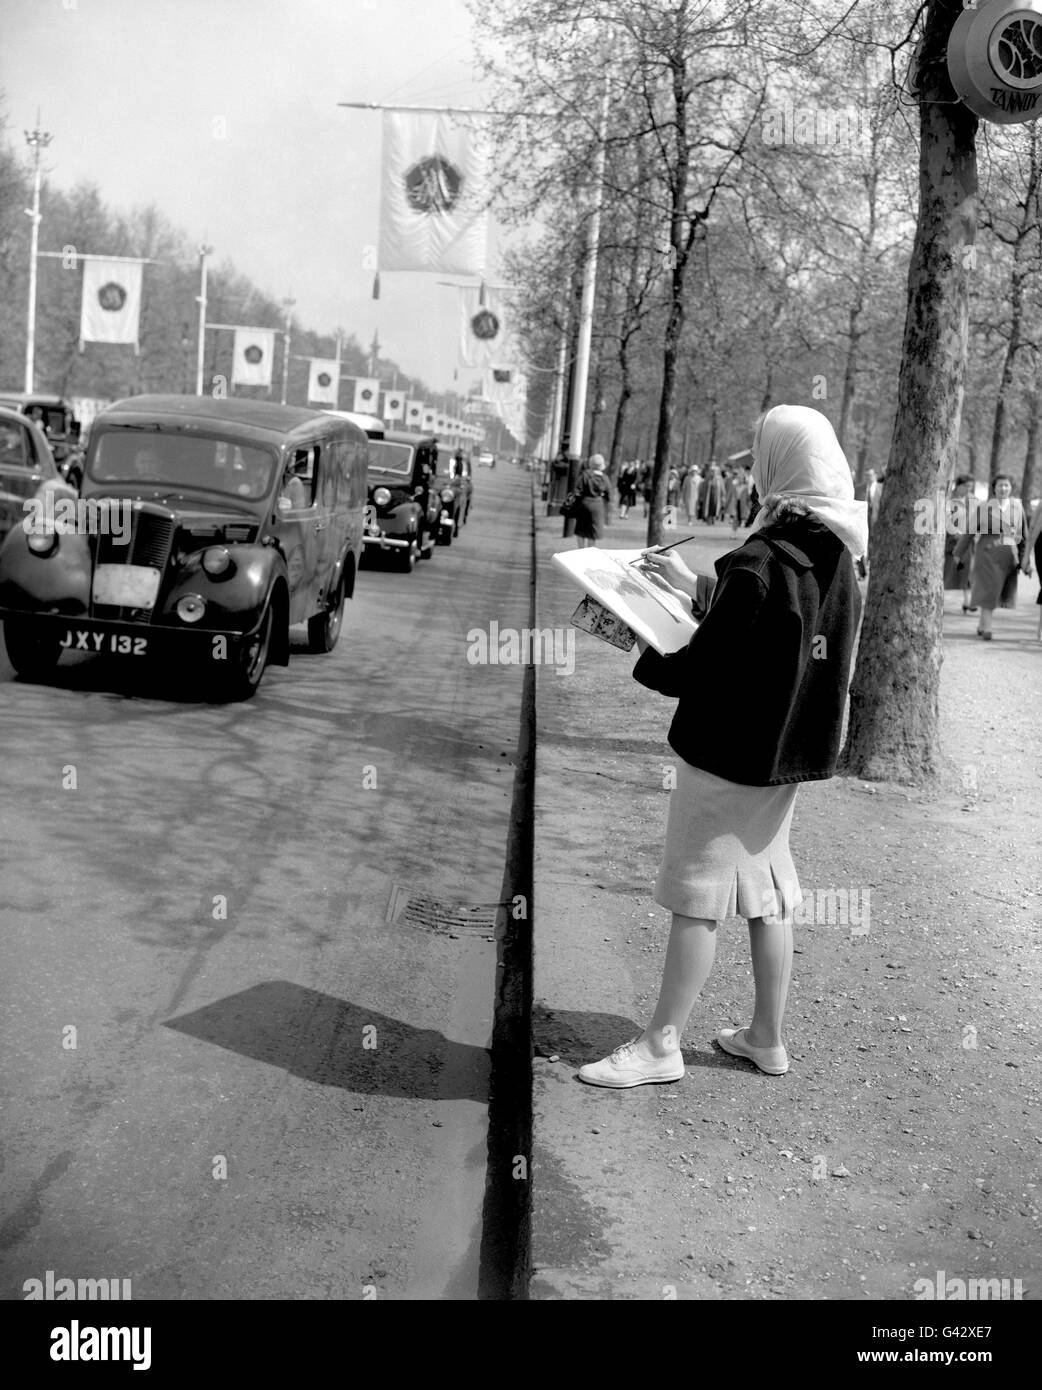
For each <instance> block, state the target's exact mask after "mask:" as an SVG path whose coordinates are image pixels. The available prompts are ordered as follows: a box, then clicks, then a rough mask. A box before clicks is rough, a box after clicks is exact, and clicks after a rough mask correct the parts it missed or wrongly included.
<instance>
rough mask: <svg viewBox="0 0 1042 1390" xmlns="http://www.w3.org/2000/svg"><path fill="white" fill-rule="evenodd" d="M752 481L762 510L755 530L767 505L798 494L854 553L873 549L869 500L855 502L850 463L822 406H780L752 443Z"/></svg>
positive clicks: (771, 412) (770, 413) (767, 417)
mask: <svg viewBox="0 0 1042 1390" xmlns="http://www.w3.org/2000/svg"><path fill="white" fill-rule="evenodd" d="M753 455H754V462H753V483H754V484H755V486H756V492H757V495H758V496H759V498H760V503H761V510H760V512H759V513H758V514H757V518H756V521H755V522H754V524H753V530H754V531H757V530H759V528H760V527H761V526H763V525H765V524H766V523H767V520H768V518H767V506H766V504H767V503H768V502H770V501H771V500H772V499H775V498H779V497H798V498H799V499H800V501H801V502H803V503H804V504H805V505H806V506H807V508H808V510H809V511H810V512H811V513H812V514H813V515H814V516H816V517H817V518H818V519H819V520H820V521H822V522H824V523H825V525H826V526H827V527H828V528H829V530H830V531H833V532H835V534H836V535H837V536H838V537H839V538H840V540H841V541H842V542H843V544H844V545H845V546H846V547H847V549H848V550H849V551H850V553H851V554H852V555H854V556H855V557H857V556H860V555H864V554H865V552H866V551H867V550H868V504H867V503H865V502H855V501H854V481H853V479H852V478H851V476H850V465H849V464H848V463H847V458H846V455H845V454H844V452H843V450H842V449H841V448H840V446H839V440H838V439H837V438H836V434H835V431H834V430H833V428H832V426H831V424H830V423H829V421H828V420H827V419H826V417H825V416H824V415H822V413H821V411H820V410H812V409H811V408H810V407H809V406H805V405H776V406H775V407H774V409H773V410H769V411H768V412H767V414H766V415H765V416H764V418H763V420H762V421H761V423H760V428H759V429H758V430H757V432H756V438H755V440H754V441H753Z"/></svg>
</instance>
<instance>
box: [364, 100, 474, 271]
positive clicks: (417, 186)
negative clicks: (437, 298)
mask: <svg viewBox="0 0 1042 1390" xmlns="http://www.w3.org/2000/svg"><path fill="white" fill-rule="evenodd" d="M489 197H490V190H489V186H488V154H487V150H486V148H485V142H484V138H483V137H482V135H481V134H480V132H479V131H478V130H477V129H476V128H475V127H474V125H473V124H472V123H467V122H466V121H464V120H461V119H460V117H459V116H458V115H457V116H455V117H453V116H451V115H448V114H446V113H431V112H425V111H385V112H384V119H383V173H382V179H381V190H380V248H379V253H378V260H379V265H380V269H381V270H382V271H383V270H437V271H442V272H444V273H447V274H451V275H483V274H484V272H485V248H486V242H487V240H488V202H489Z"/></svg>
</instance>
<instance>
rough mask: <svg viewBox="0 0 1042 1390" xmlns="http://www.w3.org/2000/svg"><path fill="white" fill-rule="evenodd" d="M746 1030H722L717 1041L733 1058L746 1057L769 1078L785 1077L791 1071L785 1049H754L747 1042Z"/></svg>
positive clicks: (717, 1036)
mask: <svg viewBox="0 0 1042 1390" xmlns="http://www.w3.org/2000/svg"><path fill="white" fill-rule="evenodd" d="M747 1032H748V1029H746V1028H721V1029H720V1031H719V1033H717V1035H716V1040H717V1042H718V1043H719V1044H720V1046H721V1047H722V1048H723V1050H724V1051H725V1052H729V1053H730V1054H731V1056H732V1057H744V1058H746V1060H747V1061H750V1062H752V1063H753V1065H754V1066H757V1067H759V1069H760V1070H761V1071H763V1072H766V1073H767V1075H768V1076H784V1075H785V1073H786V1072H787V1071H788V1070H789V1054H788V1053H787V1052H786V1051H785V1048H784V1047H753V1045H752V1043H750V1042H746V1040H745V1035H746V1033H747Z"/></svg>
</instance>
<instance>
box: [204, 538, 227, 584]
mask: <svg viewBox="0 0 1042 1390" xmlns="http://www.w3.org/2000/svg"><path fill="white" fill-rule="evenodd" d="M202 566H203V569H204V570H205V571H206V573H207V574H209V575H212V576H213V578H214V579H216V578H217V577H218V575H221V574H227V573H228V571H229V570H230V569H231V567H232V557H231V554H230V553H229V551H228V550H226V549H225V547H224V546H223V545H215V546H213V547H212V548H211V549H209V550H204V551H203V558H202Z"/></svg>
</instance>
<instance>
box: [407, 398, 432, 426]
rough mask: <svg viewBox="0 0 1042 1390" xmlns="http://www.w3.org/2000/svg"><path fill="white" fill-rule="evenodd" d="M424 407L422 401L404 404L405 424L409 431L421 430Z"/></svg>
mask: <svg viewBox="0 0 1042 1390" xmlns="http://www.w3.org/2000/svg"><path fill="white" fill-rule="evenodd" d="M426 408H427V407H426V406H425V405H424V404H423V402H422V401H406V402H405V423H406V424H407V425H408V427H409V429H411V430H421V429H423V412H424V411H425V410H426Z"/></svg>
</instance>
